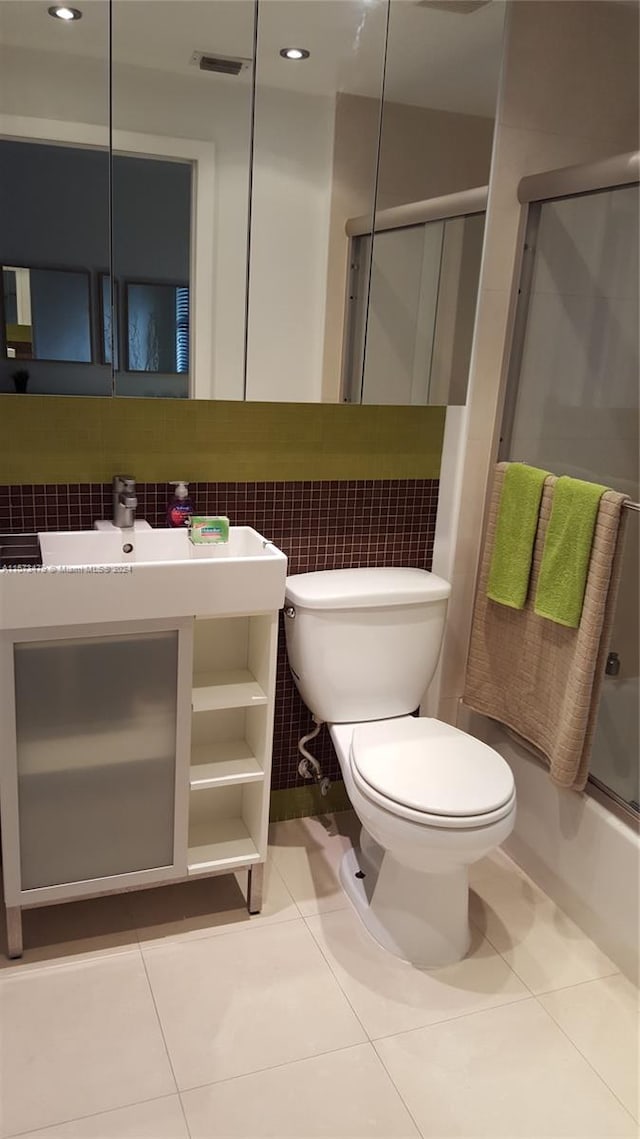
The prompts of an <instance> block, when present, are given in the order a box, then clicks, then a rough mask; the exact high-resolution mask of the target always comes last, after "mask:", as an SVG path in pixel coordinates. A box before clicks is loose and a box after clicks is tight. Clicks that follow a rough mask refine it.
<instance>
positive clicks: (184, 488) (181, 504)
mask: <svg viewBox="0 0 640 1139" xmlns="http://www.w3.org/2000/svg"><path fill="white" fill-rule="evenodd" d="M170 486H174V487H175V488H176V489H175V490H174V492H173V497H172V498H171V499H170V501H169V503H168V505H167V526H173V527H174V528H175V527H179V526H188V525H189V522H190V521H191V515H192V514H193V503H192V501H191V498H190V497H189V483H188V482H172V483H170Z"/></svg>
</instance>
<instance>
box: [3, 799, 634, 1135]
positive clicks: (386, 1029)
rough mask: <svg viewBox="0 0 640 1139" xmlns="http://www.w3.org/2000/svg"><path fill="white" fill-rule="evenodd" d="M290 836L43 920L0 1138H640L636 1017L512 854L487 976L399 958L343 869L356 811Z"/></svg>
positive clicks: (482, 874) (32, 947)
mask: <svg viewBox="0 0 640 1139" xmlns="http://www.w3.org/2000/svg"><path fill="white" fill-rule="evenodd" d="M330 822H331V826H330V829H329V830H327V829H325V827H324V826H323V824H322V823H321V822H320V821H319V820H317V819H305V820H294V821H291V822H286V823H278V824H276V825H275V826H273V827H272V834H271V853H270V859H269V863H268V875H267V888H266V904H265V907H264V911H263V913H262V914H261V915H260V916H258V917H253V918H249V916H248V915H247V912H246V908H245V906H244V898H243V894H242V887H243V886H244V881H243V876H242V875H239V876H238V879H237V880H236V879H235V878H234V877H232V876H229V877H227V878H218V879H211V880H209V881H199V882H192V883H189V884H187V885H182V886H172V887H168V888H166V889H158V890H149V891H143V892H141V893H139V894H130V895H123V896H120V897H116V898H106V899H103V900H100V901H89V902H78V903H74V904H72V905H68V906H57V907H51V908H50V909H47V910H45V909H42V910H32V911H29V912H28V913H27V914H26V915H25V942H26V945H27V946H28V948H27V951H26V953H25V956H24V958H23V960H22V961H21V962H18V963H16V962H8V961H6V959H2V961H1V962H0V964H2V966H3V967H2V969H1V970H0V1018H1V1019H0V1025H1V1027H0V1119H1V1127H0V1135H1V1136H2V1137H3V1139H9V1137H13V1136H16V1135H22V1136H36V1135H39V1136H42V1139H54V1137H59V1139H189V1137H191V1139H267V1137H268V1139H320V1137H322V1139H405V1137H406V1139H409V1137H418V1139H419V1137H420V1136H422V1137H423V1139H449V1137H451V1139H476V1137H480V1136H483V1137H486V1139H561V1137H562V1139H583V1137H584V1139H587V1137H589V1139H610V1137H614V1136H636V1135H637V1134H638V1127H637V1123H636V1122H635V1120H636V1119H637V1115H638V1027H639V1001H638V993H637V991H636V990H635V989H634V988H633V986H632V985H631V984H630V983H629V982H628V981H627V980H626V979H625V978H624V977H623V976H621V974H620V973H619V972H618V971H617V970H616V967H615V965H614V964H613V963H612V962H611V961H610V960H609V959H608V958H607V957H606V956H605V955H604V954H603V953H602V952H601V951H600V950H599V949H598V948H597V946H595V945H594V944H593V943H592V942H591V941H590V940H589V939H588V938H587V937H586V936H585V935H584V934H583V933H582V932H581V931H580V930H579V929H578V927H577V926H576V925H574V924H573V922H571V921H570V920H569V919H568V918H567V917H566V915H565V914H563V913H562V912H561V911H560V910H558V908H557V907H556V906H554V905H553V903H552V902H551V900H550V899H549V898H547V897H546V896H545V895H544V894H543V893H542V892H541V891H540V890H539V889H538V888H537V887H536V886H535V885H534V884H533V883H532V882H531V881H530V880H529V879H528V878H527V877H526V876H525V875H524V874H522V872H521V871H520V870H519V869H518V868H517V867H516V866H515V865H514V864H513V863H512V862H510V860H509V859H508V858H506V857H505V856H504V855H503V854H501V853H500V852H498V853H497V854H495V855H494V856H492V857H491V858H489V859H486V860H485V861H484V862H483V863H481V864H479V865H478V866H477V867H474V870H473V874H472V890H473V892H472V898H471V914H472V919H473V924H474V937H473V944H472V948H471V951H470V954H469V956H468V957H467V958H466V959H465V960H464V961H462V962H460V963H459V964H458V965H454V966H449V967H448V968H445V969H438V970H433V971H422V970H419V969H413V968H412V967H411V966H409V965H407V964H405V963H403V962H400V961H398V960H396V959H395V958H394V957H392V956H390V955H389V954H387V953H386V952H385V951H384V950H382V949H380V948H379V947H378V946H377V945H376V944H375V943H374V942H373V941H372V940H371V939H370V938H369V936H368V934H367V933H366V931H365V930H364V929H363V928H362V926H361V924H360V922H359V920H358V919H357V917H356V916H355V914H354V913H353V912H352V910H351V907H350V904H349V902H348V900H347V898H346V897H345V895H344V894H343V892H342V890H341V888H340V885H339V882H338V878H337V868H338V865H339V862H340V858H341V855H342V852H343V851H344V849H345V848H346V847H347V846H348V845H349V843H350V842H352V841H353V840H354V838H355V837H356V836H357V826H356V825H355V822H354V819H353V817H352V816H351V815H350V814H344V815H336V816H333V817H332V819H331V820H330Z"/></svg>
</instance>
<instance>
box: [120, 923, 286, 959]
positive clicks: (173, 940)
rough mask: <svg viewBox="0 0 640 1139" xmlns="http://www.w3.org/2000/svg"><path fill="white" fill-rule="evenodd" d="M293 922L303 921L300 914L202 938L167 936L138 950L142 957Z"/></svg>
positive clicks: (142, 943)
mask: <svg viewBox="0 0 640 1139" xmlns="http://www.w3.org/2000/svg"><path fill="white" fill-rule="evenodd" d="M294 921H304V918H303V916H302V914H300V913H299V914H298V915H297V916H296V915H293V916H292V917H290V918H282V920H281V921H266V922H260V921H252V922H245V923H243V924H241V925H238V926H237V927H236V928H234V929H225V930H221V931H220V932H219V933H207V932H203V933H202V936H199V935H198V934H197V933H196V932H195V931H193V936H191V937H185V936H184V935H183V936H181V935H180V934H168V935H167V937H165V938H158V940H157V941H153V942H150V941H141V942H140V950H141V952H142V954H143V956H144V954H145V953H147V952H149V953H153V952H155V950H157V949H170V948H174V949H175V948H176V946H178V945H185V946H186V945H195V943H196V942H200V941H212V940H213V939H214V938H218V937H229V936H230V935H233V934H237V933H248V931H249V930H250V929H275V927H276V926H280V925H291V923H292V922H294ZM189 932H191V931H189Z"/></svg>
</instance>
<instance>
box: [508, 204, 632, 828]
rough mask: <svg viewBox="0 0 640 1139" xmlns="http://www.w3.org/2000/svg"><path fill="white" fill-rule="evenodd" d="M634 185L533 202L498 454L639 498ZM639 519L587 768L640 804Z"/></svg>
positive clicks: (624, 572) (615, 791) (624, 575)
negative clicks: (639, 690) (639, 714)
mask: <svg viewBox="0 0 640 1139" xmlns="http://www.w3.org/2000/svg"><path fill="white" fill-rule="evenodd" d="M638 207H639V188H638V186H634V185H631V186H622V187H615V188H613V189H610V190H601V191H598V192H591V193H587V194H580V195H576V196H573V197H569V198H561V199H555V200H553V201H546V202H542V203H538V204H537V205H535V206H532V207H531V211H530V220H529V226H528V232H527V238H526V255H525V265H524V271H523V279H522V291H521V303H520V309H519V313H518V321H517V328H516V337H515V343H514V353H513V358H512V373H511V383H510V393H509V397H508V403H507V412H506V415H505V424H504V436H503V444H502V449H501V457H502V458H504V459H512V460H516V461H520V462H526V463H531V464H533V465H535V466H538V467H544V468H545V469H547V470H550V471H553V472H554V473H556V474H559V475H560V474H565V475H572V476H573V477H575V478H581V479H586V480H589V481H592V482H598V483H603V484H604V485H606V486H610V487H613V488H614V489H616V490H620V491H623V492H625V493H627V494H628V495H629V496H630V498H631V499H632V500H633V501H634V502H637V501H638V494H639V491H640V487H639V477H638V454H639V450H638V444H639V432H638V374H639V350H638V349H639V345H638V238H639V227H638V216H639V209H638ZM638 522H639V515H638V513H636V512H632V511H630V510H629V511H627V516H626V524H627V538H626V543H625V548H624V556H623V562H622V578H621V583H620V590H619V594H618V603H617V611H616V617H615V622H614V628H613V634H612V638H611V644H610V648H611V651H612V652H613V653H615V654H616V658H614V659H613V660H612V662H611V664H610V666H609V670H608V674H607V675H606V676H605V677H604V681H603V693H602V702H601V707H600V713H599V721H598V727H597V732H596V736H595V741H594V747H593V753H592V760H591V774H592V776H593V777H595V779H596V780H597V781H598V783H600V784H602V785H603V786H604V787H605V788H606V789H607V790H608V791H610V792H611V793H612V794H613V795H614V796H615V797H617V798H618V799H620V800H622V801H623V802H624V803H625V804H627V805H629V806H631V807H635V808H636V809H637V807H638V800H639V798H640V795H639V792H638V780H639V772H638V752H639V740H638V676H639V672H640V668H639V660H638V637H637V631H638V582H639V580H640V566H639V562H638Z"/></svg>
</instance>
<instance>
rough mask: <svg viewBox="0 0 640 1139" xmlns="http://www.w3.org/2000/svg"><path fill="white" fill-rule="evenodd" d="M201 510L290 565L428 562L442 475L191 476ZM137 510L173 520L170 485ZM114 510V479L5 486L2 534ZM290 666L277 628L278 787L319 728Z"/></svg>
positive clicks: (148, 495)
mask: <svg viewBox="0 0 640 1139" xmlns="http://www.w3.org/2000/svg"><path fill="white" fill-rule="evenodd" d="M190 490H191V494H192V498H193V502H194V505H195V508H196V510H197V512H198V513H200V514H227V515H228V516H229V518H230V519H231V521H232V523H233V524H234V525H236V526H253V527H255V529H256V530H259V531H260V533H262V534H264V535H265V537H267V538H270V539H271V540H272V541H273V542H275V543H276V545H277V546H279V547H280V549H281V550H283V551H284V553H285V554H286V555H287V557H288V559H289V573H304V572H305V571H308V570H320V569H349V568H354V567H360V566H417V567H419V568H421V569H430V567H431V560H432V555H433V539H434V533H435V523H436V511H437V505H438V480H437V479H407V480H395V481H394V480H379V481H362V482H274V483H263V482H255V483H192V484H191V487H190ZM137 491H138V510H137V514H138V517H139V518H146V519H147V521H148V522H150V523H151V525H152V526H164V525H166V519H165V513H166V508H167V501H168V495H169V488H168V487H167V486H166V484H164V483H138V488H137ZM109 517H111V486H110V484H104V485H103V484H88V483H71V484H69V485H64V486H63V485H55V486H53V485H51V486H42V485H38V486H9V487H6V486H5V487H0V533H2V532H5V533H7V532H11V531H14V532H18V533H19V532H23V531H28V530H86V529H90V528H91V526H92V525H93V523H94V521H95V519H96V518H109ZM312 726H313V725H312V722H311V716H310V713H309V712H308V711H307V709H306V708H305V707H304V705H303V703H302V701H301V700H300V697H299V696H298V693H297V690H296V688H295V686H294V684H293V681H292V679H291V676H290V673H289V669H288V667H287V656H286V649H285V643H284V630H283V629H282V628H281V630H280V644H279V655H278V677H277V690H276V711H275V727H274V748H273V780H272V786H273V789H274V790H278V789H281V788H285V787H295V786H297V785H299V784H301V783H303V782H304V780H302V779H301V778H300V776H298V774H297V764H298V755H297V743H298V740H299V738H300V737H301V736H302V735H304V734H305V733H306V732H308V731H310V729H311V728H312ZM313 751H314V754H315V755H317V756H318V758H319V759H320V761H321V762H322V763H323V766H324V767H325V768H326V773H327V774H328V775H329V776H330V777H331V778H333V779H338V778H340V771H339V767H338V761H337V759H336V757H335V753H334V751H333V747H332V745H331V741H330V739H329V735H328V732H327V731H326V729H324V728H323V729H322V732H321V734H320V736H319V737H318V739H317V740H315V741H314V746H313Z"/></svg>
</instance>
